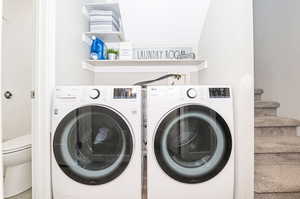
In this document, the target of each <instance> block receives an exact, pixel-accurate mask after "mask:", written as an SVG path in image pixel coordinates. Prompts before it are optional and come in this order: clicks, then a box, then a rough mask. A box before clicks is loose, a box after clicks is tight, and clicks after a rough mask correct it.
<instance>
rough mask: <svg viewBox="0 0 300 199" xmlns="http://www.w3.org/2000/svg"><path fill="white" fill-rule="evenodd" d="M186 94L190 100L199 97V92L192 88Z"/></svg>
mask: <svg viewBox="0 0 300 199" xmlns="http://www.w3.org/2000/svg"><path fill="white" fill-rule="evenodd" d="M186 94H187V96H188V97H189V98H192V99H194V98H196V97H197V91H196V89H194V88H190V89H189V90H187V92H186Z"/></svg>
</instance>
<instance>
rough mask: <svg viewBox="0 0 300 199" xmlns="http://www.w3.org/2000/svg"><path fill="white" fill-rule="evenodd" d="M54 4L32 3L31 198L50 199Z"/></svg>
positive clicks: (44, 0)
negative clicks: (33, 43) (33, 33)
mask: <svg viewBox="0 0 300 199" xmlns="http://www.w3.org/2000/svg"><path fill="white" fill-rule="evenodd" d="M55 10H56V1H53V0H34V11H35V13H34V16H35V17H34V19H35V21H34V23H35V24H34V27H35V52H34V55H35V60H34V69H33V73H34V74H33V77H34V78H33V82H34V83H33V89H34V91H35V98H34V99H33V103H32V105H33V106H32V109H33V110H32V134H33V136H32V170H33V172H32V199H41V198H43V199H51V198H52V193H51V144H50V142H51V136H50V133H51V102H52V91H53V88H54V87H55V16H56V13H55Z"/></svg>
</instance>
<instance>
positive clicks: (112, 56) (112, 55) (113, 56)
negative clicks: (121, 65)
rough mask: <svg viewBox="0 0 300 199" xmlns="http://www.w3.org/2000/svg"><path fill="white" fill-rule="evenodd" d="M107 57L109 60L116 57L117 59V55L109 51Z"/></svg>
mask: <svg viewBox="0 0 300 199" xmlns="http://www.w3.org/2000/svg"><path fill="white" fill-rule="evenodd" d="M108 59H109V60H116V59H117V55H116V54H114V53H109V54H108Z"/></svg>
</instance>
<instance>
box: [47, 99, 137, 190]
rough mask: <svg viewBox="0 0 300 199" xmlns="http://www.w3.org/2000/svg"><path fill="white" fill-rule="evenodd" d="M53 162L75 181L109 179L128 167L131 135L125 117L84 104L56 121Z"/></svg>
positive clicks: (96, 183) (131, 150)
mask: <svg viewBox="0 0 300 199" xmlns="http://www.w3.org/2000/svg"><path fill="white" fill-rule="evenodd" d="M53 151H54V156H55V159H56V162H57V164H58V166H59V167H60V168H61V169H62V171H63V172H64V173H65V174H66V175H67V176H69V177H70V178H72V179H73V180H75V181H76V182H79V183H82V184H86V185H100V184H105V183H108V182H110V181H112V180H114V179H115V178H117V177H118V176H120V175H121V174H122V172H123V171H124V170H125V169H126V168H127V166H128V164H129V162H130V159H131V156H132V152H133V138H132V134H131V131H130V128H129V126H128V125H127V123H126V122H125V120H124V119H123V118H122V117H121V116H120V114H118V113H117V112H116V111H113V109H110V108H106V107H103V106H95V105H93V106H85V107H80V108H78V109H75V110H73V111H72V112H70V113H69V114H67V116H66V117H64V118H63V120H62V121H61V122H60V123H59V125H58V127H57V129H56V131H55V134H54V139H53Z"/></svg>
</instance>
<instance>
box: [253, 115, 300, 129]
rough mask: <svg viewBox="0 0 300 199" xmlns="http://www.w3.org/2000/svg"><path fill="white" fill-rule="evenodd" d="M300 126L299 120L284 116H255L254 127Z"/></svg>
mask: <svg viewBox="0 0 300 199" xmlns="http://www.w3.org/2000/svg"><path fill="white" fill-rule="evenodd" d="M298 126H300V121H299V120H295V119H290V118H285V117H274V116H265V117H256V118H255V128H261V127H298Z"/></svg>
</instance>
